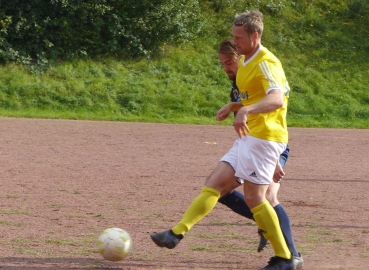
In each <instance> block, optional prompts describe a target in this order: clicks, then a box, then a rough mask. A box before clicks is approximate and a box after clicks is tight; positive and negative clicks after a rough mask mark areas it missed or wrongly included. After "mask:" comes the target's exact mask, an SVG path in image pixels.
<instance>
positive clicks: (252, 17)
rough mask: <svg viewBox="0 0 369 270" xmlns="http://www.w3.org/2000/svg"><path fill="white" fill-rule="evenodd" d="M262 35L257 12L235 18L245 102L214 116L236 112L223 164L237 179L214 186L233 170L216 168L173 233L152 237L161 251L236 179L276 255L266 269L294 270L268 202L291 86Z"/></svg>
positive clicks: (282, 141)
mask: <svg viewBox="0 0 369 270" xmlns="http://www.w3.org/2000/svg"><path fill="white" fill-rule="evenodd" d="M262 33H263V15H262V13H260V12H259V11H248V12H245V13H242V14H240V15H237V16H236V18H235V20H234V23H233V27H232V35H233V36H234V43H235V45H236V48H237V51H238V52H239V54H242V55H244V56H243V57H242V58H241V59H240V62H239V69H238V72H237V77H236V84H237V87H238V88H239V90H240V96H241V103H239V102H232V103H229V104H227V105H225V106H223V107H222V108H221V109H220V110H219V111H218V113H217V116H216V118H217V120H219V121H222V120H224V119H226V118H227V117H228V116H229V114H230V112H231V111H237V115H236V117H235V120H234V128H235V130H236V132H237V134H238V135H239V139H238V140H237V141H236V142H235V144H234V146H233V147H232V149H231V150H230V151H229V152H228V153H227V154H226V155H225V156H224V157H223V158H222V159H221V161H223V162H222V163H220V164H224V163H225V162H228V163H229V164H231V166H232V168H233V170H234V176H235V177H224V178H222V177H219V175H218V177H216V179H217V181H215V182H214V181H211V180H212V179H214V178H212V175H214V174H217V173H218V174H220V176H221V174H222V172H223V173H224V172H226V170H228V171H229V170H232V168H227V169H226V168H225V167H224V166H223V171H222V170H220V171H217V170H214V171H213V172H212V173H211V174H210V175H209V177H208V178H207V180H206V183H205V187H204V188H203V189H202V191H201V193H200V195H199V196H197V197H196V198H195V200H194V201H193V202H192V203H191V204H190V206H189V207H188V209H187V210H186V212H185V213H184V215H183V217H182V220H181V221H180V222H179V223H177V224H176V225H175V226H174V227H173V228H172V229H171V230H167V231H164V232H161V233H153V234H151V238H152V240H153V241H154V242H155V244H156V245H158V246H160V247H167V248H174V247H175V246H176V245H177V244H178V243H179V241H180V240H181V239H182V238H183V235H184V234H185V233H186V232H188V231H189V229H190V228H191V227H192V226H193V225H194V224H196V223H197V222H198V221H199V220H201V219H202V218H203V217H204V216H205V215H207V214H208V213H209V212H210V211H211V210H212V209H213V208H214V206H215V205H216V203H217V201H218V199H219V198H220V196H221V195H224V194H225V193H226V192H229V191H230V190H226V188H225V187H229V186H230V185H231V184H230V182H231V181H234V178H238V179H239V180H240V181H242V182H244V197H245V201H246V203H247V205H248V206H249V207H250V209H251V212H252V213H253V215H254V219H255V221H256V223H257V225H258V227H259V228H260V229H261V230H262V231H263V232H264V236H265V238H267V239H268V240H269V241H270V243H271V245H272V247H273V249H274V252H275V256H274V257H272V258H271V260H270V261H269V263H268V265H267V266H266V267H264V268H262V269H263V270H268V269H269V270H271V269H274V270H279V269H281V270H292V269H294V266H293V257H292V254H291V252H290V251H289V249H288V247H287V244H286V241H285V239H284V238H283V234H282V231H281V228H280V225H279V221H278V217H277V215H276V212H275V211H274V209H273V207H272V206H271V205H270V204H269V202H268V201H267V200H266V192H267V190H268V187H269V185H270V184H271V181H273V180H272V179H273V173H274V170H275V168H276V165H277V162H278V159H279V156H280V155H281V153H282V152H283V151H284V150H285V148H286V146H287V143H288V132H287V125H286V111H287V100H288V93H289V88H288V83H287V80H286V78H285V75H284V72H283V68H282V65H281V63H280V61H279V60H278V59H277V58H276V57H275V56H274V55H273V54H272V53H270V52H269V51H268V50H267V49H266V48H264V47H263V46H262V45H261V36H262ZM222 179H223V180H222ZM222 181H223V182H222ZM232 183H233V182H232Z"/></svg>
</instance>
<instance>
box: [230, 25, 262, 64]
mask: <svg viewBox="0 0 369 270" xmlns="http://www.w3.org/2000/svg"><path fill="white" fill-rule="evenodd" d="M232 35H233V40H234V45H236V48H237V51H238V53H239V54H243V55H245V56H246V57H247V58H250V57H251V56H252V55H253V54H254V53H255V51H256V50H257V49H258V47H259V41H258V37H259V35H258V33H254V34H252V35H250V34H249V33H248V32H246V30H245V28H244V26H243V25H241V26H237V25H233V27H232Z"/></svg>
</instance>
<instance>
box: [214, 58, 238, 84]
mask: <svg viewBox="0 0 369 270" xmlns="http://www.w3.org/2000/svg"><path fill="white" fill-rule="evenodd" d="M219 61H220V63H221V64H222V66H223V70H224V71H225V73H227V75H228V77H229V79H231V80H235V79H236V74H237V69H238V58H237V57H235V56H232V55H229V54H226V53H220V54H219Z"/></svg>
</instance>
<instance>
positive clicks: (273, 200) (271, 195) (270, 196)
mask: <svg viewBox="0 0 369 270" xmlns="http://www.w3.org/2000/svg"><path fill="white" fill-rule="evenodd" d="M266 199H267V200H268V202H269V203H270V205H271V206H273V207H274V206H276V205H278V204H279V201H278V198H277V193H275V192H267V193H266Z"/></svg>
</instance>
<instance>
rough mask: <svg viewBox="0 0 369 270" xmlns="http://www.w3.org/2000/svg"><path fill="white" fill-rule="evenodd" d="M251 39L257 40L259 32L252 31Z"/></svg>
mask: <svg viewBox="0 0 369 270" xmlns="http://www.w3.org/2000/svg"><path fill="white" fill-rule="evenodd" d="M251 38H252V41H254V42H255V41H257V40H258V39H259V33H258V32H254V33H252V35H251Z"/></svg>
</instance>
